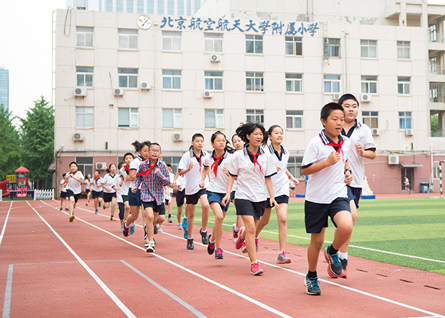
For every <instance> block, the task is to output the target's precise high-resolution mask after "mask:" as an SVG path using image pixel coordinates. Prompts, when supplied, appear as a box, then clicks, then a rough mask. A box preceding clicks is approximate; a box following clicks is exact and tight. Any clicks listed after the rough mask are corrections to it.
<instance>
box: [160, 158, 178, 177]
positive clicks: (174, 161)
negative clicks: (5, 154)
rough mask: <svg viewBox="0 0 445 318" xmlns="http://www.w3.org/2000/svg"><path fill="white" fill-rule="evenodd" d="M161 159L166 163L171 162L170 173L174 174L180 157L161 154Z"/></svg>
mask: <svg viewBox="0 0 445 318" xmlns="http://www.w3.org/2000/svg"><path fill="white" fill-rule="evenodd" d="M162 160H163V161H164V162H165V163H166V164H168V163H169V164H171V166H172V170H173V171H172V173H173V174H176V171H178V167H179V161H181V157H164V156H162Z"/></svg>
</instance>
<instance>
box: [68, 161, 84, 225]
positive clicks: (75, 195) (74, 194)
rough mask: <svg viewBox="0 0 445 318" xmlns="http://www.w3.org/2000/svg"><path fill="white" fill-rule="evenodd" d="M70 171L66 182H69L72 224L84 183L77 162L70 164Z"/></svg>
mask: <svg viewBox="0 0 445 318" xmlns="http://www.w3.org/2000/svg"><path fill="white" fill-rule="evenodd" d="M69 167H70V171H69V172H67V173H66V174H65V180H66V182H67V186H68V189H67V190H66V192H67V197H68V198H69V200H70V217H69V220H70V222H73V221H74V209H75V208H76V203H77V201H78V200H79V197H80V193H81V191H82V188H81V185H82V182H83V174H82V172H80V171H79V170H77V169H78V167H77V163H76V162H75V161H73V162H71V163H70V166H69Z"/></svg>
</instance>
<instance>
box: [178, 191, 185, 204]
mask: <svg viewBox="0 0 445 318" xmlns="http://www.w3.org/2000/svg"><path fill="white" fill-rule="evenodd" d="M184 199H185V190H182V191H179V190H178V191H176V206H183V205H184Z"/></svg>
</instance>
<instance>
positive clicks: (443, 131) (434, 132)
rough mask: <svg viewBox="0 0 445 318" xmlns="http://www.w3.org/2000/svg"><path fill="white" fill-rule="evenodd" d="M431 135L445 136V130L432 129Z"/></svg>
mask: <svg viewBox="0 0 445 318" xmlns="http://www.w3.org/2000/svg"><path fill="white" fill-rule="evenodd" d="M431 137H445V130H436V131H432V132H431Z"/></svg>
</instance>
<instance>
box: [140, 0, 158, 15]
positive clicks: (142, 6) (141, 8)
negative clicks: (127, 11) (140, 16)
mask: <svg viewBox="0 0 445 318" xmlns="http://www.w3.org/2000/svg"><path fill="white" fill-rule="evenodd" d="M152 1H153V0H151V1H150V0H149V1H148V3H149V4H148V6H149V7H150V2H152ZM136 9H137V12H138V13H145V10H144V0H137V2H136ZM149 13H150V12H149ZM152 13H154V12H152Z"/></svg>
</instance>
